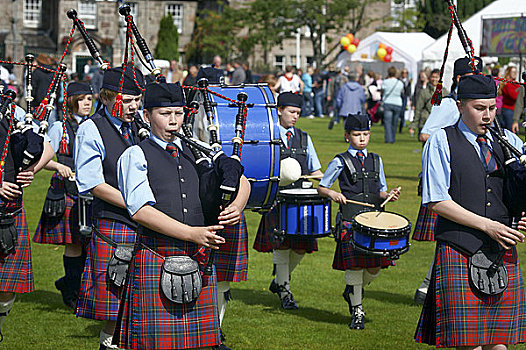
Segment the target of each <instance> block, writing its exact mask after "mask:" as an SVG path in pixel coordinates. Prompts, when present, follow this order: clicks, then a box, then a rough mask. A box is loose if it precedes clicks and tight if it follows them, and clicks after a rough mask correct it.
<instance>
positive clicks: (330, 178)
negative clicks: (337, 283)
mask: <svg viewBox="0 0 526 350" xmlns="http://www.w3.org/2000/svg"><path fill="white" fill-rule="evenodd" d="M370 129H371V121H370V119H369V117H368V116H367V115H364V114H356V115H352V114H349V116H348V117H347V120H346V121H345V140H346V141H347V142H349V143H350V145H349V149H348V150H347V152H344V153H341V154H338V155H337V156H336V157H335V158H334V159H333V160H332V161H331V162H330V163H329V165H328V167H327V170H326V171H325V175H324V176H323V179H322V180H321V181H320V185H319V186H318V193H319V194H320V195H321V196H323V197H329V198H330V199H332V200H333V201H335V202H337V203H340V211H342V212H343V215H344V218H343V220H344V221H343V222H342V231H341V232H338V234H339V237H338V243H337V245H336V251H335V252H334V262H333V264H332V268H333V269H335V270H342V271H345V284H346V287H345V291H344V292H343V298H344V299H345V301H346V302H347V303H348V304H349V312H350V314H351V323H350V324H349V328H351V329H364V315H365V313H364V311H363V306H362V293H363V288H364V287H365V286H367V285H369V284H370V283H371V282H372V281H373V280H374V279H375V278H377V277H378V276H379V274H380V269H381V268H387V267H389V266H391V265H393V263H392V261H391V259H389V258H387V257H378V256H373V255H368V254H365V253H361V252H358V251H356V250H355V249H354V248H353V246H352V243H351V241H350V237H351V223H350V221H349V220H350V219H352V217H353V216H354V215H356V214H358V213H359V212H360V211H363V210H364V207H362V206H359V205H356V204H346V203H347V202H346V200H347V199H353V200H358V201H361V202H366V203H370V204H374V205H375V206H376V208H377V209H379V205H380V203H381V202H382V201H383V200H385V199H386V198H387V197H388V196H389V195H390V194H393V195H394V196H393V197H392V199H391V201H395V200H397V199H398V198H399V196H400V191H399V190H398V189H394V190H391V192H389V193H388V192H387V182H386V180H385V173H384V168H383V163H382V159H381V158H380V156H378V155H377V154H375V153H369V152H367V148H366V147H367V145H368V144H369V138H370V136H371V132H370ZM336 179H338V182H339V185H340V190H341V193H338V192H336V191H334V190H331V189H330V187H331V186H332V185H333V183H334V182H335V181H336ZM345 206H347V208H345Z"/></svg>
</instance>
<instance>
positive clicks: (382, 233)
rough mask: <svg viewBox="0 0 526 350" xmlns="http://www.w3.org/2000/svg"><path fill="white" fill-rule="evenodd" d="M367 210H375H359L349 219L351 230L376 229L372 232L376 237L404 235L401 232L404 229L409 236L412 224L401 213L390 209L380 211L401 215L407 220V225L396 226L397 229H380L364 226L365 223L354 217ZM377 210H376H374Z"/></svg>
mask: <svg viewBox="0 0 526 350" xmlns="http://www.w3.org/2000/svg"><path fill="white" fill-rule="evenodd" d="M368 212H375V210H371V211H363V212H360V213H357V214H356V215H355V216H354V217H353V218H352V219H351V228H352V230H353V231H354V230H355V229H356V228H365V229H367V230H371V229H373V230H376V231H377V232H372V233H373V234H375V235H376V236H378V237H393V236H396V235H398V236H403V235H405V234H404V233H403V232H405V231H408V232H407V236H409V235H410V234H411V227H412V226H413V225H412V223H411V221H410V220H409V219H408V218H406V217H405V216H404V215H402V214H398V213H395V212H392V211H382V212H381V213H389V214H394V215H398V216H401V217H402V218H404V219H405V220H406V221H407V223H408V224H407V225H406V226H404V227H401V228H397V229H387V228H383V229H380V228H373V227H369V226H365V225H362V224H360V223H359V222H357V221H356V220H355V217H356V216H358V215H360V214H363V213H368ZM376 212H378V211H376ZM389 233H393V234H389Z"/></svg>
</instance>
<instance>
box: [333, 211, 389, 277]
mask: <svg viewBox="0 0 526 350" xmlns="http://www.w3.org/2000/svg"><path fill="white" fill-rule="evenodd" d="M342 227H343V230H342V232H340V237H339V242H337V243H336V250H335V251H334V260H333V262H332V268H333V269H334V270H342V271H345V270H348V269H352V268H368V267H389V266H393V265H394V262H393V261H392V260H391V259H389V258H386V257H381V256H376V255H369V254H365V253H361V252H359V251H356V250H355V249H354V248H353V245H352V243H351V223H350V222H349V221H343V222H342Z"/></svg>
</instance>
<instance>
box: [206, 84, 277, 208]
mask: <svg viewBox="0 0 526 350" xmlns="http://www.w3.org/2000/svg"><path fill="white" fill-rule="evenodd" d="M209 89H210V90H211V91H213V92H216V93H218V94H220V95H222V96H225V97H228V98H230V99H232V100H237V95H238V94H239V93H240V92H244V93H246V94H247V95H248V99H247V102H246V103H247V106H248V110H247V122H246V128H245V140H244V144H243V148H242V150H241V164H242V165H243V166H244V167H245V172H244V175H245V177H246V178H247V179H248V180H249V182H250V184H251V192H250V198H249V200H248V204H247V208H249V209H269V208H270V207H271V206H272V204H273V202H274V199H275V198H276V194H277V192H278V181H279V179H278V176H279V160H280V159H279V145H280V140H279V129H278V113H277V109H276V102H275V100H274V95H273V94H272V91H270V89H269V88H268V85H267V84H247V85H243V86H225V85H222V86H217V85H216V86H214V85H210V86H209ZM209 95H210V99H211V100H212V104H213V107H214V114H215V115H214V123H215V124H216V125H218V128H219V130H218V136H219V140H220V142H221V146H222V148H223V152H225V154H226V155H227V156H230V155H232V148H233V145H232V138H233V137H234V136H235V124H236V115H237V111H238V108H237V105H235V104H233V103H232V102H230V101H227V100H225V99H222V98H220V97H219V96H216V95H214V94H213V93H210V94H209Z"/></svg>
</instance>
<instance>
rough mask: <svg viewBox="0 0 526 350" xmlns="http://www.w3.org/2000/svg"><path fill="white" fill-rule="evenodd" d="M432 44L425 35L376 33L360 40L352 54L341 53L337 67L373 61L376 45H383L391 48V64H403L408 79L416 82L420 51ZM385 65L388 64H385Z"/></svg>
mask: <svg viewBox="0 0 526 350" xmlns="http://www.w3.org/2000/svg"><path fill="white" fill-rule="evenodd" d="M433 42H434V39H433V38H432V37H430V36H429V35H427V34H426V33H391V32H376V33H374V34H371V35H370V36H368V37H367V38H365V39H363V40H361V41H360V44H359V45H358V48H357V50H356V51H355V52H354V53H353V54H350V53H348V52H347V51H345V52H342V53H341V54H340V55H339V56H338V63H337V65H338V67H340V68H342V67H343V66H345V65H348V64H350V62H352V61H373V60H375V59H374V57H375V56H376V50H377V49H378V45H379V44H380V43H384V44H385V45H386V46H391V47H392V48H393V53H392V54H391V56H392V62H401V63H403V64H404V66H405V67H406V68H407V70H408V71H409V76H410V78H412V79H413V81H416V77H417V75H418V70H419V69H420V61H421V60H422V50H423V49H424V48H425V47H427V46H429V45H431V44H432V43H433ZM376 61H378V62H380V61H379V60H376ZM386 65H390V64H389V63H386Z"/></svg>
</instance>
